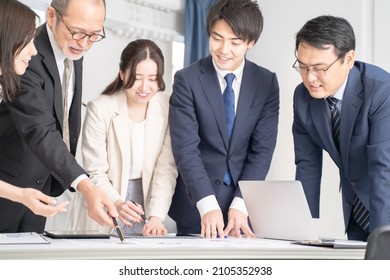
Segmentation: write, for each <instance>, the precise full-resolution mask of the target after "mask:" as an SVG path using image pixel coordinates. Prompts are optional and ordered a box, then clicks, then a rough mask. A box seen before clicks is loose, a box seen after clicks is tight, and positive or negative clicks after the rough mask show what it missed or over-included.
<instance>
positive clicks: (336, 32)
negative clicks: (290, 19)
mask: <svg viewBox="0 0 390 280" xmlns="http://www.w3.org/2000/svg"><path fill="white" fill-rule="evenodd" d="M302 42H304V43H307V44H309V45H311V46H313V47H315V48H317V49H325V48H327V47H328V46H329V45H333V46H334V47H335V51H336V55H337V56H338V57H340V58H341V59H343V58H344V57H345V55H346V54H347V53H348V52H349V51H350V50H355V47H356V39H355V33H354V31H353V28H352V26H351V24H350V23H349V22H348V21H347V20H346V19H344V18H341V17H335V16H330V15H324V16H319V17H316V18H313V19H311V20H309V21H308V22H306V23H305V25H304V26H303V27H302V28H301V30H300V31H299V32H298V33H297V36H296V41H295V51H297V50H298V47H299V44H300V43H302Z"/></svg>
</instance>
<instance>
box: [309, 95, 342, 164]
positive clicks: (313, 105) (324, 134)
mask: <svg viewBox="0 0 390 280" xmlns="http://www.w3.org/2000/svg"><path fill="white" fill-rule="evenodd" d="M325 102H326V101H324V100H323V99H315V98H312V99H311V101H310V105H309V106H310V111H311V115H312V117H313V123H314V126H315V127H316V128H317V132H318V134H319V136H320V138H321V139H322V141H323V144H324V146H325V149H326V150H327V151H328V153H329V155H330V156H331V157H332V159H333V160H334V161H335V162H336V164H337V165H338V166H341V158H340V153H339V151H338V149H337V147H336V145H335V143H334V141H333V137H332V130H331V124H330V119H329V115H328V112H327V110H326V107H325V106H327V105H326V103H325Z"/></svg>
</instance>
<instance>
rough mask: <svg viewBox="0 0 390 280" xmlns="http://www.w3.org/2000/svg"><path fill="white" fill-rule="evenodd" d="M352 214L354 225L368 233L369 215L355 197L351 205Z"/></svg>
mask: <svg viewBox="0 0 390 280" xmlns="http://www.w3.org/2000/svg"><path fill="white" fill-rule="evenodd" d="M352 212H353V217H354V219H355V221H356V223H357V224H358V225H359V226H360V227H361V228H362V229H363V230H365V231H367V232H368V226H369V217H370V213H369V212H368V210H367V208H366V207H365V206H364V205H363V203H362V202H361V201H360V199H359V198H358V197H357V196H355V199H354V200H353V203H352Z"/></svg>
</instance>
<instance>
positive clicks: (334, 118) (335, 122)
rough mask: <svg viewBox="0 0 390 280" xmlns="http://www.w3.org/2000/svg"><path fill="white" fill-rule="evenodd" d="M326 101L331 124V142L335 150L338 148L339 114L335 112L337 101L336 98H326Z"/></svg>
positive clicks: (337, 111)
mask: <svg viewBox="0 0 390 280" xmlns="http://www.w3.org/2000/svg"><path fill="white" fill-rule="evenodd" d="M326 101H328V104H329V108H330V120H331V122H332V135H333V141H334V143H335V145H336V147H337V148H339V134H340V113H339V110H337V106H336V105H337V102H338V101H339V100H338V99H337V98H334V97H331V96H330V97H328V98H326Z"/></svg>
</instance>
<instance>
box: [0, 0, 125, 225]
mask: <svg viewBox="0 0 390 280" xmlns="http://www.w3.org/2000/svg"><path fill="white" fill-rule="evenodd" d="M105 15H106V4H105V1H104V0H53V1H52V3H51V6H50V7H49V8H48V9H47V22H46V23H45V24H43V25H42V26H41V27H39V28H38V32H37V37H36V38H35V45H36V48H37V50H38V55H36V56H35V57H33V58H32V59H31V61H25V63H26V64H29V67H28V68H27V71H26V73H25V74H24V76H23V77H22V78H21V93H20V97H19V98H18V99H17V100H15V102H13V103H8V104H6V105H3V104H2V105H1V106H2V107H0V123H1V125H6V126H7V127H8V129H7V130H6V131H7V135H0V139H1V145H6V146H7V147H5V146H3V147H2V149H1V151H2V153H0V179H1V180H4V181H6V182H8V183H11V184H14V185H17V186H26V187H33V188H36V189H38V190H41V191H42V192H44V193H45V194H49V195H51V196H58V195H60V194H62V193H63V192H64V191H65V190H66V189H68V188H73V189H75V190H76V191H79V192H81V193H82V194H83V195H85V197H86V200H87V203H88V207H89V214H90V216H91V217H92V218H94V219H95V220H96V221H98V222H99V223H100V224H108V225H111V226H113V224H112V218H110V217H109V216H108V215H107V213H106V211H107V210H105V209H104V207H105V208H106V209H108V212H109V214H111V216H114V217H116V216H117V215H118V213H117V211H116V210H115V207H114V206H113V204H112V203H111V202H110V200H109V199H108V197H107V196H105V195H104V194H103V192H102V191H100V190H99V189H98V188H97V187H96V186H95V185H94V184H93V183H92V182H91V181H90V180H89V179H88V176H87V173H86V172H85V171H84V170H83V168H82V167H81V166H80V165H79V164H78V163H77V161H76V159H75V157H74V155H75V153H76V147H77V141H78V137H79V132H80V127H81V91H82V57H83V55H84V54H85V53H86V52H87V51H88V50H89V49H90V48H91V47H92V45H93V44H94V43H95V42H98V41H100V40H102V39H104V37H105V34H104V27H103V24H104V20H105ZM45 222H46V220H45V218H43V217H41V216H36V215H34V214H33V213H32V212H31V211H30V210H28V209H27V208H26V207H24V206H22V205H21V204H17V203H14V202H7V201H0V232H23V231H35V232H43V230H44V227H45Z"/></svg>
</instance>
